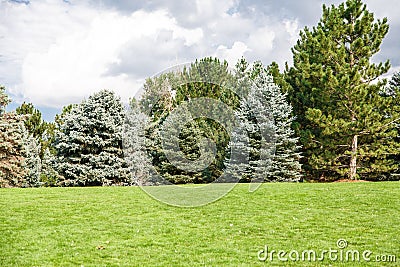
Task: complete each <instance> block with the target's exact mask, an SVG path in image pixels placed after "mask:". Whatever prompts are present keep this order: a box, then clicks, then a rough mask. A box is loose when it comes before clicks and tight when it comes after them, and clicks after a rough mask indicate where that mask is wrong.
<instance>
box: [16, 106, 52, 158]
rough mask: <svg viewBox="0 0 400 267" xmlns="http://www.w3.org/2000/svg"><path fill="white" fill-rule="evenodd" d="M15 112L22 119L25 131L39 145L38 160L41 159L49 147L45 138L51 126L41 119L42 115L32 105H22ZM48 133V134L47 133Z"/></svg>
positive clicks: (50, 130)
mask: <svg viewBox="0 0 400 267" xmlns="http://www.w3.org/2000/svg"><path fill="white" fill-rule="evenodd" d="M15 112H16V113H17V114H18V115H22V116H23V117H24V125H25V128H26V130H27V131H28V132H29V133H30V134H31V135H32V136H33V138H35V139H36V140H37V142H39V144H40V158H41V159H42V158H43V155H44V151H45V150H46V149H47V148H48V147H49V146H50V142H49V141H48V138H47V136H49V134H50V135H51V132H52V125H51V123H47V122H45V121H44V120H43V119H42V113H41V112H40V111H39V110H38V109H36V108H35V107H34V106H33V104H32V103H25V102H24V103H22V104H21V106H19V107H17V108H16V110H15ZM47 131H49V132H47Z"/></svg>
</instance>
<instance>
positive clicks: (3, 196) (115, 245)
mask: <svg viewBox="0 0 400 267" xmlns="http://www.w3.org/2000/svg"><path fill="white" fill-rule="evenodd" d="M0 210H1V213H0V266H81V265H83V266H264V265H279V266H287V265H296V266H299V265H300V266H329V265H332V266H354V265H357V266H382V265H384V264H383V263H382V262H379V263H378V262H375V261H374V258H373V257H375V255H378V254H382V255H396V256H397V262H395V263H386V265H388V266H396V265H398V264H400V227H399V225H400V215H399V214H400V212H399V211H400V183H399V182H385V183H332V184H307V183H303V184H286V183H279V184H278V183H277V184H264V185H262V186H261V188H260V189H259V190H257V191H256V192H254V193H249V192H248V186H247V185H245V184H240V185H238V186H237V187H236V188H235V189H234V190H233V191H232V192H230V193H229V194H228V195H227V196H225V197H224V198H222V199H220V200H219V201H217V202H215V203H212V204H210V205H207V206H203V207H199V208H178V207H172V206H168V205H165V204H163V203H160V202H157V201H155V200H154V199H152V198H151V197H149V196H148V195H147V194H145V193H144V192H143V191H142V190H141V189H140V188H137V187H103V188H39V189H1V190H0ZM340 238H344V239H346V240H347V242H348V247H347V249H354V250H355V249H356V250H359V251H361V252H362V251H364V250H371V251H372V252H373V254H372V256H371V258H372V259H373V261H371V262H365V261H361V262H360V263H354V262H350V263H348V262H347V263H346V262H340V261H329V260H325V261H323V262H319V261H317V262H310V261H299V262H292V261H289V262H281V261H279V260H278V259H277V257H276V258H274V261H272V262H271V261H269V260H267V261H265V262H261V261H259V260H258V258H257V252H258V251H259V250H260V249H263V248H264V247H265V245H268V247H269V249H274V250H286V251H288V252H289V251H291V250H298V251H300V252H301V251H303V250H306V249H314V250H316V251H317V252H320V251H321V250H324V249H326V250H328V249H330V248H331V249H337V246H336V241H337V240H338V239H340Z"/></svg>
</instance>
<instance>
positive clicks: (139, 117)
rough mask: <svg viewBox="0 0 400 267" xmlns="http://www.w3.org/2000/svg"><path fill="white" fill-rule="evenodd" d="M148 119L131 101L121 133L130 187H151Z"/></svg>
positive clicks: (152, 181) (133, 101)
mask: <svg viewBox="0 0 400 267" xmlns="http://www.w3.org/2000/svg"><path fill="white" fill-rule="evenodd" d="M148 122H149V117H148V116H147V115H146V114H144V113H143V112H142V111H141V110H140V107H139V104H138V102H137V101H136V99H134V98H133V99H131V103H130V110H129V111H128V112H127V114H126V119H125V123H124V133H123V147H124V156H125V159H126V161H127V163H128V165H129V169H130V174H131V177H130V179H129V181H128V183H129V184H132V185H152V184H155V183H156V182H155V181H154V180H153V179H152V178H153V177H152V168H151V159H150V157H149V155H148V153H147V150H146V132H145V130H146V127H147V125H148Z"/></svg>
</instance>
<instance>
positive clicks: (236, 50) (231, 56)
mask: <svg viewBox="0 0 400 267" xmlns="http://www.w3.org/2000/svg"><path fill="white" fill-rule="evenodd" d="M246 51H250V49H249V48H248V47H247V45H246V44H244V43H242V42H235V43H234V44H233V45H232V47H231V48H227V47H226V46H224V45H220V46H218V48H217V51H216V53H215V54H214V56H215V57H218V58H224V59H225V60H226V61H227V62H228V64H229V66H231V67H233V66H235V64H236V62H237V61H238V59H240V58H241V57H242V56H244V53H245V52H246Z"/></svg>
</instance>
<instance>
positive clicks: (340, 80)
mask: <svg viewBox="0 0 400 267" xmlns="http://www.w3.org/2000/svg"><path fill="white" fill-rule="evenodd" d="M388 29H389V26H388V24H387V19H386V18H384V19H383V20H375V19H374V15H373V13H371V12H369V11H368V10H367V8H366V5H364V4H363V3H362V1H361V0H348V1H346V2H345V3H342V4H340V5H339V6H334V5H332V6H331V7H327V6H325V5H324V6H323V14H322V18H321V20H320V21H319V23H318V25H317V26H316V27H313V28H312V29H309V28H307V27H306V28H305V29H304V30H303V31H301V33H300V40H298V42H297V44H296V45H295V46H294V47H293V49H292V52H293V67H291V68H290V69H287V70H286V77H287V82H288V83H289V84H290V87H291V88H292V89H291V90H290V91H289V98H290V101H291V103H292V105H293V108H294V111H295V114H296V116H297V119H296V123H295V124H294V125H295V128H296V130H297V132H298V133H299V134H300V136H301V139H300V140H301V143H302V145H303V147H304V159H305V161H304V168H305V170H306V171H307V173H308V174H309V175H311V176H312V177H314V178H319V179H337V178H342V177H347V178H349V179H357V178H358V177H361V178H363V179H375V178H376V177H378V176H380V175H382V174H383V173H386V172H389V171H391V170H392V169H393V168H394V167H395V166H394V164H393V161H392V160H390V159H389V158H388V155H391V154H393V153H396V151H397V150H398V149H399V144H398V143H396V142H395V141H394V139H393V138H394V137H395V136H396V130H395V128H394V122H395V121H396V120H397V119H398V117H399V116H398V108H399V106H398V105H396V101H397V100H396V99H395V98H387V97H383V96H382V95H381V94H380V92H381V90H382V88H383V86H384V85H385V81H384V80H378V78H379V77H380V76H381V75H382V74H384V73H386V72H387V71H388V69H389V67H390V65H389V62H388V61H387V62H385V63H379V64H374V63H372V62H371V60H370V59H371V57H372V56H373V55H374V54H376V53H377V52H378V51H379V47H380V45H381V43H382V40H383V38H384V37H385V35H386V34H387V32H388ZM374 177H375V178H374Z"/></svg>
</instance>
